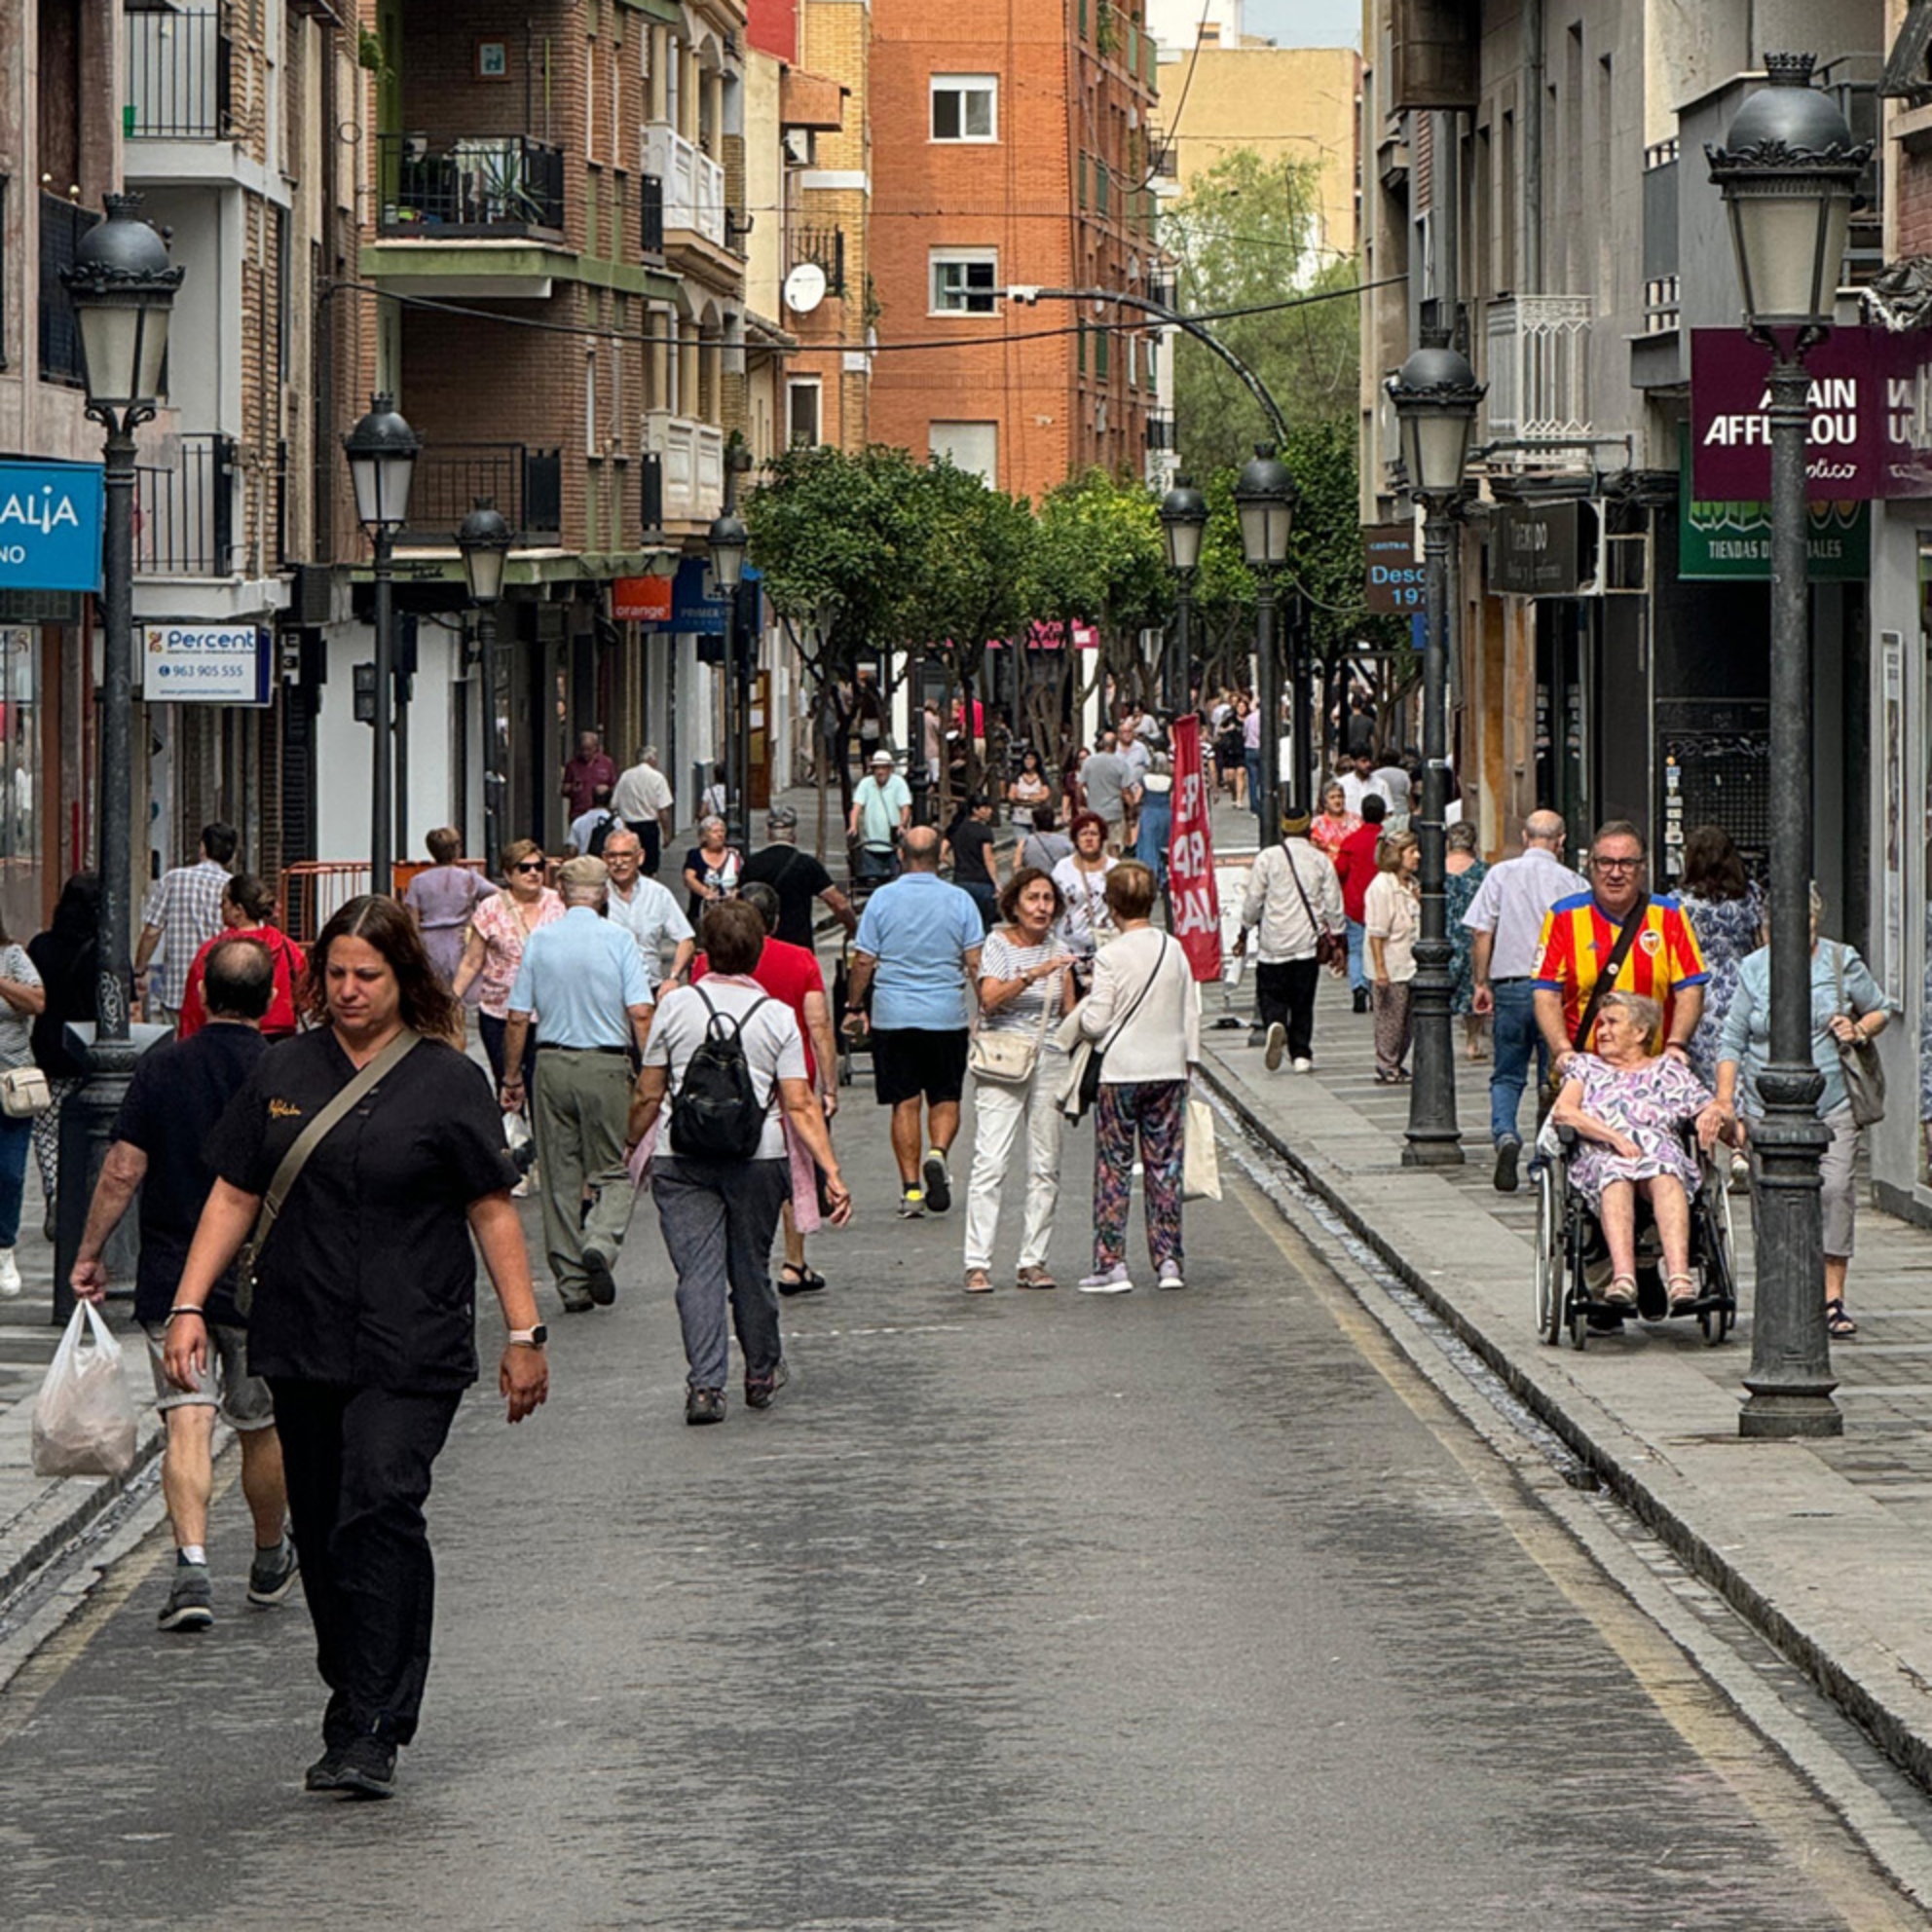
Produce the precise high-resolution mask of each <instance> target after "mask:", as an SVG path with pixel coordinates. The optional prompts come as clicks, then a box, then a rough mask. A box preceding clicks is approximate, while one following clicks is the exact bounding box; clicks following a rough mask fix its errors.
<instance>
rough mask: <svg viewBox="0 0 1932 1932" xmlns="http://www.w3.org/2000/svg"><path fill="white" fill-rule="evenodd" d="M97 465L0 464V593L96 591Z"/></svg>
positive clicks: (100, 494) (99, 497)
mask: <svg viewBox="0 0 1932 1932" xmlns="http://www.w3.org/2000/svg"><path fill="white" fill-rule="evenodd" d="M103 501H104V499H103V489H102V484H101V468H100V464H97V463H5V462H0V590H98V589H99V588H100V531H101V505H102V502H103Z"/></svg>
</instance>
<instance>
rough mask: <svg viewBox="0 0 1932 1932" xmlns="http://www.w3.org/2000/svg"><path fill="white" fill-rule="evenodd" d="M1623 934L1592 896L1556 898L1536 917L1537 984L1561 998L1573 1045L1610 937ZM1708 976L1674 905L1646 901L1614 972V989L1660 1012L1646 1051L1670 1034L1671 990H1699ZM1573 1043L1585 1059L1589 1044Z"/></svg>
mask: <svg viewBox="0 0 1932 1932" xmlns="http://www.w3.org/2000/svg"><path fill="white" fill-rule="evenodd" d="M1622 929H1623V922H1622V921H1621V920H1620V919H1613V918H1612V917H1611V916H1610V914H1609V913H1607V912H1604V911H1601V910H1598V907H1597V902H1596V899H1595V897H1594V895H1592V894H1590V893H1587V892H1579V893H1576V894H1573V895H1572V896H1571V897H1570V898H1568V899H1559V900H1558V901H1557V902H1556V904H1555V905H1554V906H1552V907H1551V908H1550V909H1549V910H1548V912H1547V913H1545V914H1544V916H1543V922H1542V949H1541V953H1540V956H1539V959H1538V964H1537V986H1538V988H1539V989H1540V990H1542V991H1547V992H1554V993H1561V994H1562V995H1563V1030H1564V1032H1565V1033H1567V1034H1568V1035H1569V1036H1570V1037H1571V1038H1572V1039H1573V1040H1575V1039H1576V1037H1577V1022H1579V1020H1581V1019H1582V1017H1583V1008H1584V1007H1585V1006H1587V1005H1588V1004H1589V998H1590V991H1591V988H1592V987H1594V986H1595V985H1596V983H1597V979H1598V976H1599V975H1600V974H1601V973H1602V971H1603V963H1604V961H1605V960H1606V959H1608V958H1609V957H1610V955H1611V953H1612V952H1613V951H1614V950H1615V949H1616V936H1617V934H1618V933H1619V932H1621V931H1622ZM1709 978H1710V975H1709V974H1708V973H1706V972H1705V971H1704V956H1703V954H1702V953H1700V952H1699V951H1698V950H1697V936H1696V935H1695V934H1694V933H1693V932H1692V931H1691V921H1690V920H1689V919H1687V918H1686V917H1685V916H1684V910H1683V908H1682V907H1680V906H1679V905H1678V903H1677V901H1676V900H1675V899H1670V898H1653V899H1652V901H1651V903H1650V905H1649V906H1648V907H1647V908H1646V909H1645V912H1644V923H1643V925H1642V926H1641V927H1639V928H1638V932H1637V940H1636V944H1635V945H1633V946H1632V947H1631V948H1630V950H1629V952H1628V953H1627V954H1626V955H1625V956H1624V960H1623V964H1622V967H1621V968H1620V969H1619V970H1618V972H1617V975H1616V988H1615V990H1616V991H1617V992H1623V993H1642V994H1643V995H1644V996H1645V997H1646V998H1648V999H1653V1000H1655V1001H1656V1003H1657V1004H1658V1005H1659V1006H1660V1007H1662V1008H1663V1030H1662V1032H1661V1033H1660V1034H1659V1035H1658V1037H1657V1038H1656V1039H1654V1040H1653V1041H1652V1042H1651V1048H1652V1051H1653V1052H1654V1051H1655V1050H1656V1049H1657V1047H1659V1046H1660V1045H1661V1044H1662V1042H1663V1041H1664V1040H1665V1039H1667V1038H1668V1037H1669V1035H1670V1010H1671V1007H1672V1005H1673V1003H1674V1002H1675V1000H1676V996H1677V993H1678V991H1679V990H1680V989H1681V988H1682V987H1685V986H1701V985H1703V984H1704V982H1705V981H1706V980H1708V979H1709ZM1590 1031H1591V1033H1592V1035H1594V1034H1595V1032H1596V1027H1595V1026H1594V1025H1592V1026H1591V1028H1590ZM1577 1044H1578V1045H1579V1047H1581V1048H1582V1050H1583V1051H1584V1052H1585V1053H1588V1052H1589V1051H1590V1049H1591V1046H1592V1045H1593V1040H1578V1041H1577Z"/></svg>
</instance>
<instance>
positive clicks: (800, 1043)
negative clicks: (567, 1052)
mask: <svg viewBox="0 0 1932 1932" xmlns="http://www.w3.org/2000/svg"><path fill="white" fill-rule="evenodd" d="M700 938H701V939H702V941H703V944H704V950H705V955H706V959H707V962H708V965H709V969H710V970H709V971H708V972H707V973H706V975H705V979H704V984H703V985H695V986H680V987H679V988H678V989H677V990H676V991H675V992H672V993H670V994H668V995H667V996H666V997H665V998H664V999H663V1000H661V1001H660V1002H659V1003H658V1007H657V1017H656V1020H655V1021H654V1022H652V1025H651V1028H650V1040H649V1041H648V1042H647V1043H646V1046H645V1050H644V1070H643V1072H641V1073H640V1074H639V1075H638V1081H637V1089H636V1093H635V1095H634V1096H633V1097H632V1100H631V1116H630V1129H629V1133H627V1135H626V1139H627V1140H628V1142H629V1144H630V1146H631V1147H632V1148H635V1147H636V1146H637V1145H638V1143H639V1142H640V1141H642V1140H643V1139H644V1138H645V1137H646V1135H647V1134H649V1133H650V1131H651V1129H652V1128H653V1127H654V1126H656V1125H657V1122H658V1116H659V1114H660V1113H661V1112H662V1111H663V1110H664V1108H665V1104H666V1102H667V1100H668V1102H669V1112H670V1120H669V1124H668V1126H667V1127H666V1128H665V1129H664V1131H663V1132H661V1133H659V1135H658V1139H657V1143H656V1148H655V1151H654V1152H653V1153H652V1154H651V1156H650V1191H651V1196H652V1198H653V1199H654V1200H655V1202H656V1204H657V1224H658V1226H659V1228H660V1229H661V1230H662V1231H663V1235H664V1246H665V1249H666V1250H667V1252H668V1253H669V1254H670V1257H671V1265H672V1267H673V1268H675V1269H676V1270H677V1274H678V1319H679V1322H680V1323H681V1324H682V1326H683V1328H684V1334H685V1357H686V1360H687V1364H688V1370H689V1372H688V1376H687V1384H688V1386H687V1393H686V1397H685V1420H686V1422H687V1423H691V1424H702V1423H715V1422H723V1421H724V1420H725V1374H726V1372H727V1370H728V1367H729V1363H730V1340H729V1337H728V1335H727V1333H726V1331H725V1310H726V1308H727V1306H728V1308H729V1310H730V1316H731V1324H732V1327H733V1328H735V1330H736V1331H737V1336H738V1346H739V1347H740V1348H741V1349H742V1350H743V1351H744V1356H745V1404H746V1406H747V1407H748V1408H754V1409H763V1408H768V1407H770V1405H771V1398H772V1396H773V1395H774V1394H776V1393H777V1392H778V1391H779V1390H780V1389H781V1388H783V1387H784V1385H785V1379H786V1376H785V1361H784V1356H783V1352H782V1345H781V1343H780V1339H779V1333H778V1292H777V1290H776V1288H775V1287H774V1286H773V1285H772V1281H771V1238H772V1236H773V1235H774V1234H775V1233H776V1232H777V1228H778V1214H779V1209H780V1208H783V1207H784V1205H785V1203H786V1202H787V1201H788V1200H790V1199H791V1195H792V1167H791V1162H790V1159H789V1158H788V1156H787V1154H786V1150H785V1132H784V1128H783V1127H782V1126H781V1125H780V1122H779V1112H780V1110H781V1109H782V1111H783V1113H784V1115H785V1118H786V1120H787V1121H788V1122H789V1123H790V1125H791V1129H792V1132H793V1133H794V1134H795V1135H796V1136H797V1137H798V1139H799V1141H801V1142H802V1143H803V1144H804V1146H805V1147H806V1148H807V1149H808V1150H809V1151H810V1153H811V1157H812V1159H813V1160H814V1161H816V1162H817V1163H818V1168H819V1171H820V1172H821V1173H822V1174H823V1175H824V1176H825V1203H826V1217H827V1218H828V1219H829V1220H830V1221H831V1222H832V1223H833V1224H834V1225H835V1226H836V1227H842V1226H843V1225H844V1224H845V1222H846V1221H847V1220H848V1219H849V1218H850V1216H851V1212H852V1197H851V1194H850V1193H849V1192H848V1190H847V1189H846V1186H845V1183H844V1181H843V1180H842V1179H841V1178H840V1176H839V1172H838V1161H837V1157H836V1155H835V1154H834V1153H833V1151H832V1135H831V1134H830V1133H829V1132H828V1131H827V1129H826V1124H825V1112H824V1109H823V1108H822V1107H821V1106H820V1104H819V1101H818V1098H817V1096H815V1095H814V1094H813V1092H812V1086H811V1082H810V1080H809V1079H808V1078H807V1077H806V1073H805V1047H804V1039H803V1036H802V1035H801V1034H800V1033H799V1022H798V1020H797V1019H796V1018H795V1016H794V1015H793V1013H792V1010H791V1009H790V1008H789V1007H787V1006H785V1005H782V1004H781V1003H780V1002H779V1001H777V1000H774V999H772V998H771V997H770V996H769V995H768V994H767V993H766V992H765V990H764V988H763V987H762V986H761V985H759V984H758V982H757V980H755V979H754V978H753V977H752V975H753V973H754V972H755V971H756V969H757V966H758V962H759V954H760V953H761V952H762V950H763V948H764V921H763V920H762V918H761V917H760V916H759V912H758V909H757V908H756V907H754V906H750V905H747V904H746V903H745V902H744V901H743V900H742V899H724V900H720V901H718V902H717V903H716V904H714V905H713V906H712V907H711V908H710V909H709V910H707V911H706V912H705V915H704V920H703V924H702V928H701V931H700Z"/></svg>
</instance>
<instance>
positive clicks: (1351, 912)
mask: <svg viewBox="0 0 1932 1932" xmlns="http://www.w3.org/2000/svg"><path fill="white" fill-rule="evenodd" d="M1388 812H1389V806H1388V804H1387V802H1386V801H1385V800H1384V799H1382V798H1381V796H1380V795H1379V794H1377V793H1374V792H1371V793H1370V794H1369V795H1368V797H1367V798H1365V799H1363V800H1362V801H1361V823H1360V824H1359V825H1358V826H1356V829H1355V830H1354V831H1353V832H1352V833H1350V834H1349V836H1347V837H1346V838H1345V839H1343V840H1342V842H1341V843H1340V844H1339V845H1337V846H1336V847H1335V849H1334V851H1333V853H1331V854H1330V856H1331V857H1332V858H1333V859H1334V861H1335V876H1336V877H1337V878H1338V879H1340V880H1341V882H1342V912H1343V915H1344V916H1345V917H1346V918H1347V920H1348V925H1349V986H1350V989H1351V990H1352V991H1353V992H1354V994H1355V1006H1356V1012H1357V1013H1366V1012H1367V1011H1368V972H1367V968H1366V966H1365V965H1364V963H1363V959H1362V951H1363V945H1362V939H1363V935H1362V901H1363V900H1364V899H1365V898H1366V897H1367V896H1368V888H1369V885H1370V882H1371V881H1372V880H1373V879H1374V877H1375V874H1376V872H1377V870H1378V868H1377V866H1376V862H1375V850H1376V847H1377V846H1378V845H1379V844H1380V843H1381V842H1382V821H1383V819H1384V818H1386V817H1387V816H1388Z"/></svg>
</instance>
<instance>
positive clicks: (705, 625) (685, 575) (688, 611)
mask: <svg viewBox="0 0 1932 1932" xmlns="http://www.w3.org/2000/svg"><path fill="white" fill-rule="evenodd" d="M758 578H759V574H758V571H757V569H756V568H755V567H754V566H752V565H750V564H747V565H746V566H745V581H746V582H747V583H756V582H757V581H758ZM629 580H630V581H633V582H635V581H638V580H639V579H636V578H632V579H629ZM669 582H670V585H671V605H670V609H669V611H668V612H667V613H666V614H665V615H664V616H663V617H661V618H658V619H656V621H657V622H658V623H659V624H661V626H662V627H663V628H664V629H665V630H667V631H674V632H675V633H676V634H677V635H678V636H679V637H723V636H724V635H725V629H726V623H725V619H726V617H727V616H728V614H729V613H730V609H731V600H730V598H729V597H728V596H727V595H726V594H725V592H724V591H722V590H720V589H719V588H718V586H717V584H716V583H714V582H713V581H712V576H711V565H710V564H709V563H708V562H707V561H706V560H705V559H704V558H703V557H687V558H685V560H684V561H683V562H682V563H681V564H679V566H678V574H677V576H674V577H672V578H670V579H669ZM620 614H621V613H620Z"/></svg>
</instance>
